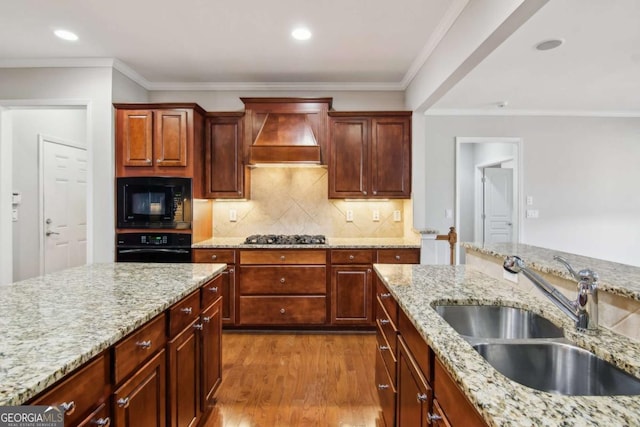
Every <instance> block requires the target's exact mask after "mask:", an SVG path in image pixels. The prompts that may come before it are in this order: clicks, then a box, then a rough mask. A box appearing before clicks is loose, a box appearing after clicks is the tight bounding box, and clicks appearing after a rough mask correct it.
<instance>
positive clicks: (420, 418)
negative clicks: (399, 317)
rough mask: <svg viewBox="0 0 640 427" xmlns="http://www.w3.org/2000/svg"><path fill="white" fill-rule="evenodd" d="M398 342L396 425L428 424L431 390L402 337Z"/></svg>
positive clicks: (422, 426) (423, 425)
mask: <svg viewBox="0 0 640 427" xmlns="http://www.w3.org/2000/svg"><path fill="white" fill-rule="evenodd" d="M398 344H399V345H398V408H397V412H396V413H397V417H398V425H399V426H415V427H417V426H421V427H425V426H428V425H429V416H430V411H429V410H430V408H429V404H430V402H431V401H432V398H433V391H432V389H431V387H429V384H428V382H427V380H426V379H425V378H424V376H423V375H422V373H421V372H420V369H419V368H418V366H417V364H416V362H415V361H414V360H413V356H412V355H411V352H410V351H409V349H408V348H407V345H406V343H405V341H404V339H403V338H402V337H399V338H398Z"/></svg>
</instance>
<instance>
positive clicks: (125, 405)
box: [116, 397, 129, 408]
mask: <svg viewBox="0 0 640 427" xmlns="http://www.w3.org/2000/svg"><path fill="white" fill-rule="evenodd" d="M116 403H117V404H118V406H119V407H121V408H128V407H129V398H128V397H121V398H120V399H118V400H117V401H116Z"/></svg>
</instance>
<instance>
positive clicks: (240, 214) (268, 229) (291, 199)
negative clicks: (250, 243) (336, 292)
mask: <svg viewBox="0 0 640 427" xmlns="http://www.w3.org/2000/svg"><path fill="white" fill-rule="evenodd" d="M327 194H328V171H327V169H326V168H308V167H266V168H255V169H253V170H252V171H251V200H247V201H227V200H224V201H220V200H216V201H215V202H214V203H213V235H214V236H216V237H246V236H248V235H250V234H325V235H327V236H330V237H403V236H404V235H405V221H409V224H410V223H411V219H410V218H405V211H406V212H408V213H409V214H410V213H411V210H412V209H411V203H410V201H409V202H407V201H405V200H391V199H390V200H382V201H370V200H367V201H359V200H358V201H355V200H354V201H350V200H329V199H328V195H327ZM405 208H407V209H405ZM347 210H351V211H353V221H352V222H347V221H346V213H347ZM375 210H377V211H378V212H379V214H380V220H379V221H373V213H374V211H375ZM231 211H235V213H236V218H237V219H236V221H230V220H229V218H230V213H231ZM394 211H400V217H401V220H400V221H394V217H393V212H394Z"/></svg>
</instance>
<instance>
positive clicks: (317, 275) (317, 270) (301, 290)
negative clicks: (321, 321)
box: [240, 266, 327, 295]
mask: <svg viewBox="0 0 640 427" xmlns="http://www.w3.org/2000/svg"><path fill="white" fill-rule="evenodd" d="M326 292H327V269H326V267H323V266H310V267H294V266H291V267H258V266H251V267H241V271H240V294H241V295H247V294H326Z"/></svg>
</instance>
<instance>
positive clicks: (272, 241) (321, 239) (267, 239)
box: [244, 234, 327, 245]
mask: <svg viewBox="0 0 640 427" xmlns="http://www.w3.org/2000/svg"><path fill="white" fill-rule="evenodd" d="M326 242H327V241H326V238H325V236H323V235H322V234H316V235H310V234H253V235H251V236H249V237H247V238H246V239H245V241H244V243H245V244H246V245H324V244H325V243H326Z"/></svg>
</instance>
